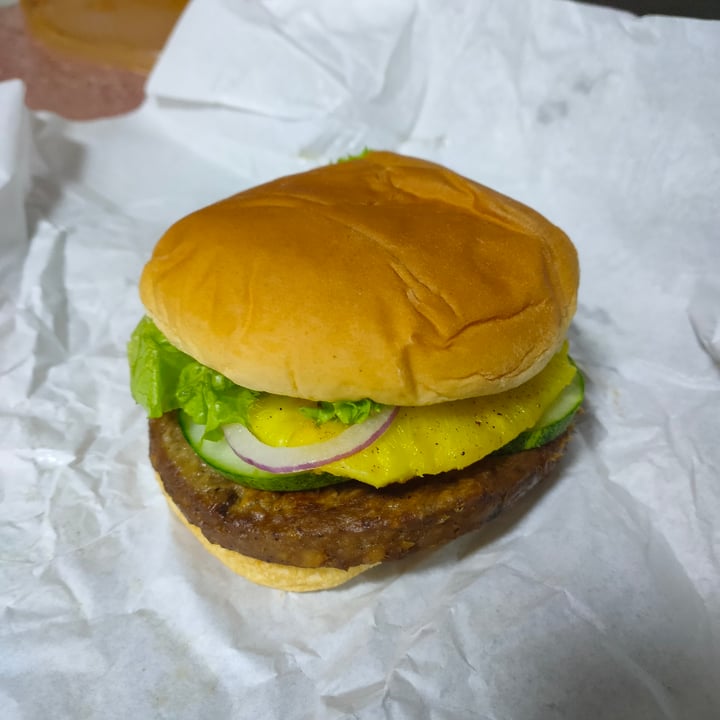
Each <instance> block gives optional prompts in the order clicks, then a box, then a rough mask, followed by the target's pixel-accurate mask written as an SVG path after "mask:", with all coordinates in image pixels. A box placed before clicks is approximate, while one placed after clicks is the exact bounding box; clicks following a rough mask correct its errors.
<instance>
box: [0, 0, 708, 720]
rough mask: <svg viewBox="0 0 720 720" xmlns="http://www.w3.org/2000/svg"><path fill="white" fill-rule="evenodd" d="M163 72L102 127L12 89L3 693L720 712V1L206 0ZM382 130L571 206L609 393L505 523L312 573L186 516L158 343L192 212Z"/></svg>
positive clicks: (208, 713)
mask: <svg viewBox="0 0 720 720" xmlns="http://www.w3.org/2000/svg"><path fill="white" fill-rule="evenodd" d="M148 94H149V96H148V100H147V102H146V104H145V105H144V107H143V108H142V109H141V110H140V111H138V112H136V113H133V114H131V115H129V116H126V117H120V118H114V119H108V120H103V121H97V122H92V123H76V122H67V121H64V120H62V119H60V118H57V117H52V116H49V115H30V114H29V113H28V112H27V111H26V110H25V109H24V107H23V89H22V86H21V84H20V83H19V82H9V83H5V84H4V85H0V498H1V502H0V617H1V620H0V716H2V717H3V718H7V719H8V720H15V719H16V718H18V719H19V718H43V719H44V718H48V717H53V718H96V717H97V718H99V717H102V718H128V717H138V718H140V717H142V718H173V719H176V718H206V717H222V718H229V717H233V718H341V717H355V718H383V717H389V718H396V719H399V718H403V719H404V718H408V719H410V718H412V719H417V718H433V719H436V718H437V719H439V718H448V719H449V718H487V719H490V718H492V719H494V720H495V719H498V720H499V719H503V720H509V719H512V720H526V719H530V718H533V719H535V718H593V719H595V720H597V719H602V718H613V719H617V718H628V719H632V720H638V719H641V718H663V719H667V720H688V719H692V720H696V719H697V720H711V719H712V718H717V717H720V683H719V682H718V680H720V443H719V442H718V431H719V430H720V231H719V230H718V220H720V210H719V208H720V134H719V132H718V129H719V128H720V24H718V23H713V22H701V21H692V20H684V19H677V18H657V17H648V18H644V19H638V18H634V17H632V16H630V15H628V14H624V13H621V12H617V11H613V10H606V9H599V8H594V7H591V6H586V5H581V4H576V3H572V2H561V1H556V2H551V1H544V2H540V1H538V2H526V1H524V0H505V1H504V2H497V1H495V2H494V1H492V0H481V1H477V2H471V1H470V0H464V1H463V0H457V1H453V2H441V1H440V0H393V1H388V0H383V2H380V0H373V1H372V2H367V1H366V2H360V1H359V0H358V1H357V2H345V3H332V2H309V1H303V0H276V1H273V2H271V1H270V0H266V1H265V2H243V3H240V2H229V1H228V0H197V1H196V2H193V3H191V5H190V6H189V8H188V10H187V11H186V13H185V15H184V16H183V18H182V20H181V22H180V24H179V26H178V28H177V30H176V32H175V33H174V35H173V36H172V38H171V40H170V42H169V46H168V48H167V50H166V52H165V53H164V55H163V57H162V58H161V60H160V62H159V64H158V66H157V68H156V70H155V72H154V73H153V75H152V77H151V79H150V82H149V86H148ZM364 146H369V147H375V148H378V147H384V148H390V149H399V150H402V151H405V152H409V153H413V154H417V155H420V156H424V157H428V158H430V159H434V160H438V161H440V162H443V163H445V164H448V165H450V166H451V167H453V168H454V169H457V170H459V171H460V172H463V173H465V174H467V175H470V176H472V177H473V178H475V179H477V180H479V181H481V182H484V183H486V184H488V185H491V186H494V187H496V188H498V189H499V190H501V191H504V192H507V193H509V194H511V195H514V196H516V197H517V198H518V199H520V200H523V201H525V202H527V203H529V204H531V205H533V206H535V207H536V208H537V209H538V210H540V211H541V212H543V213H544V214H546V215H547V216H548V217H550V218H551V219H552V220H553V221H554V222H556V223H557V224H559V225H560V226H562V227H563V228H564V229H565V230H566V231H567V232H568V233H569V234H570V235H571V237H572V238H573V239H574V241H575V243H576V245H577V247H578V250H579V253H580V259H581V266H582V280H581V291H580V298H579V308H578V313H577V317H576V320H575V323H574V325H573V328H572V331H571V338H570V339H571V344H572V352H573V355H574V357H575V358H576V360H577V361H578V363H579V364H580V365H581V366H582V367H583V368H584V370H585V372H586V375H587V407H586V412H585V414H584V415H583V417H582V418H581V420H580V421H579V423H578V427H577V431H576V434H575V437H574V440H573V443H572V446H571V449H570V451H569V454H568V456H567V457H566V459H565V460H564V461H563V462H562V466H561V467H560V468H559V470H558V472H557V473H556V474H555V475H554V476H553V478H552V479H550V480H549V481H548V482H546V483H545V485H544V487H543V488H542V489H540V490H539V491H538V492H536V493H534V494H533V495H532V496H531V497H529V498H526V499H525V500H524V501H522V502H521V503H520V505H519V506H518V507H516V508H515V509H514V510H512V511H510V512H508V513H507V514H506V515H504V516H502V517H501V518H499V519H498V520H497V521H495V522H494V523H493V524H492V525H491V526H490V527H488V528H487V530H486V531H484V532H481V533H476V534H473V535H471V536H466V537H464V538H462V539H460V540H459V541H457V542H455V543H453V544H451V545H449V546H447V547H445V548H443V549H441V550H440V551H438V552H435V553H423V554H420V555H417V556H415V557H413V558H410V559H408V560H407V561H403V562H400V563H396V564H388V565H386V566H383V567H380V568H377V569H375V570H372V571H370V572H368V573H367V574H365V575H363V576H361V578H359V579H358V580H356V581H354V582H352V583H350V584H348V585H347V586H345V587H343V588H340V589H338V590H336V591H331V592H326V593H318V594H310V595H295V594H288V593H281V592H276V591H271V590H268V589H264V588H260V587H257V586H254V585H252V584H250V583H248V582H246V581H244V580H243V579H241V578H239V577H236V576H234V575H232V574H231V573H230V572H229V571H227V570H226V569H225V568H224V567H223V566H221V565H219V564H218V563H217V562H216V561H215V560H214V559H212V558H210V557H209V556H208V555H207V554H206V553H205V552H204V551H203V550H202V549H201V548H200V546H199V545H198V544H197V542H196V541H195V540H194V539H193V538H192V537H191V536H190V535H189V534H188V533H187V531H186V530H185V529H184V528H182V527H181V526H180V525H179V523H178V522H177V521H176V520H175V519H174V518H173V517H171V516H170V514H169V512H168V509H167V507H166V505H165V501H164V500H163V498H162V497H161V496H160V493H159V492H158V490H157V487H156V485H155V481H154V479H153V475H152V472H151V469H150V465H149V462H148V460H147V442H146V423H145V419H144V417H143V415H142V412H141V410H140V409H139V408H137V407H136V406H135V405H134V404H133V402H132V400H131V398H130V395H129V392H128V387H127V385H128V378H127V369H126V362H125V343H126V341H127V338H128V336H129V334H130V332H131V330H132V328H133V327H134V325H135V323H136V322H137V320H138V319H139V317H140V316H141V314H142V309H141V305H140V302H139V300H138V298H137V280H138V276H139V273H140V270H141V267H142V265H143V263H144V262H145V260H146V259H147V257H148V255H149V253H150V251H151V249H152V246H153V244H154V242H155V240H156V239H157V237H158V236H159V234H160V233H161V232H162V230H163V229H164V228H165V227H166V226H167V225H168V224H169V223H171V222H172V221H173V220H174V219H176V218H178V217H180V216H181V215H183V214H185V213H186V212H188V211H190V210H192V209H195V208H197V207H200V206H202V205H204V204H207V203H208V202H211V201H213V200H215V199H218V198H220V197H223V196H225V195H228V194H230V193H233V192H236V191H238V190H239V189H242V188H244V187H247V186H249V185H251V184H254V183H256V182H259V181H262V180H266V179H268V178H271V177H274V176H276V175H278V174H281V173H286V172H291V171H295V170H300V169H304V168H307V167H312V166H314V165H316V164H319V163H321V162H324V161H326V160H330V159H333V158H335V157H337V156H340V155H344V154H347V153H349V152H354V151H357V150H359V149H361V148H362V147H364ZM279 261H282V259H279Z"/></svg>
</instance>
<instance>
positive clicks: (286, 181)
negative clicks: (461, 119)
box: [140, 152, 578, 405]
mask: <svg viewBox="0 0 720 720" xmlns="http://www.w3.org/2000/svg"><path fill="white" fill-rule="evenodd" d="M577 286H578V261H577V254H576V251H575V248H574V247H573V245H572V243H571V242H570V240H569V239H568V237H567V236H566V235H565V234H564V233H563V232H562V231H561V230H559V229H558V228H557V227H555V226H554V225H552V224H551V223H550V222H548V220H546V219H545V218H543V217H542V216H541V215H539V214H538V213H536V212H534V211H533V210H531V209H529V208H528V207H526V206H524V205H522V204H520V203H518V202H516V201H514V200H511V199H510V198H508V197H505V196H504V195H501V194H499V193H497V192H494V191H492V190H490V189H488V188H486V187H484V186H482V185H479V184H478V183H475V182H473V181H471V180H468V179H467V178H464V177H462V176H460V175H457V174H456V173H454V172H452V171H450V170H448V169H446V168H444V167H441V166H440V165H436V164H433V163H430V162H427V161H425V160H419V159H415V158H410V157H405V156H401V155H396V154H394V153H389V152H371V153H368V154H367V155H365V156H364V157H362V158H360V159H357V160H352V161H350V162H343V163H338V164H336V165H330V166H327V167H321V168H318V169H316V170H311V171H309V172H305V173H301V174H298V175H291V176H288V177H283V178H280V179H278V180H274V181H273V182H270V183H267V184H265V185H260V186H258V187H255V188H252V189H250V190H247V191H245V192H242V193H240V194H238V195H234V196H232V197H230V198H228V199H226V200H223V201H221V202H219V203H216V204H214V205H211V206H209V207H207V208H204V209H202V210H199V211H197V212H195V213H193V214H191V215H189V216H188V217H186V218H184V219H183V220H180V221H179V222H178V223H176V224H175V225H173V227H171V228H170V229H169V230H168V231H167V233H166V234H165V235H164V236H163V237H162V238H161V240H160V241H159V242H158V244H157V246H156V248H155V251H154V253H153V256H152V258H151V260H150V261H149V262H148V264H147V265H146V267H145V270H144V271H143V275H142V278H141V281H140V294H141V297H142V300H143V303H144V304H145V306H146V308H147V311H148V314H149V315H150V317H151V318H152V319H153V320H154V321H155V323H156V324H157V326H158V327H159V328H160V330H161V331H162V332H163V333H165V335H166V336H167V338H168V339H169V340H170V342H172V343H173V344H174V345H176V346H177V347H179V348H180V349H181V350H184V351H185V352H186V353H188V354H189V355H191V356H192V357H194V358H195V359H196V360H198V361H199V362H201V363H203V364H205V365H208V366H209V367H211V368H213V369H215V370H217V371H218V372H220V373H222V374H223V375H225V376H227V377H228V378H230V379H231V380H233V381H234V382H235V383H237V384H239V385H243V386H245V387H249V388H253V389H255V390H263V391H268V392H273V393H277V394H281V395H292V396H295V397H302V398H307V399H310V400H356V399H360V398H365V397H369V398H372V399H373V400H376V401H377V402H382V403H388V404H393V405H427V404H431V403H437V402H443V401H447V400H457V399H461V398H466V397H473V396H477V395H487V394H491V393H496V392H500V391H502V390H506V389H509V388H512V387H515V386H517V385H519V384H521V383H523V382H524V381H526V380H527V379H529V378H530V377H532V376H533V375H535V374H536V373H537V372H539V371H540V370H541V369H542V368H543V367H544V366H545V364H546V363H547V362H548V360H549V359H550V357H552V355H553V354H554V353H555V352H556V351H557V350H558V349H559V347H560V345H561V344H562V342H563V340H564V338H565V335H566V332H567V329H568V325H569V324H570V320H571V318H572V316H573V314H574V312H575V305H576V296H577Z"/></svg>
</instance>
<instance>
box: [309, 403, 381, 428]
mask: <svg viewBox="0 0 720 720" xmlns="http://www.w3.org/2000/svg"><path fill="white" fill-rule="evenodd" d="M383 407H384V406H383V405H381V404H380V403H376V402H374V401H373V400H370V399H368V398H366V399H365V400H355V401H348V400H340V401H338V402H324V401H321V402H319V403H317V407H304V408H300V412H301V413H303V415H307V417H309V418H312V419H313V420H314V421H315V422H316V423H317V424H318V425H322V424H323V423H326V422H329V421H330V420H339V421H340V422H341V423H345V425H355V424H356V423H361V422H364V421H365V420H367V419H368V418H369V417H370V416H371V415H375V414H376V413H379V412H380V411H381V410H382V409H383Z"/></svg>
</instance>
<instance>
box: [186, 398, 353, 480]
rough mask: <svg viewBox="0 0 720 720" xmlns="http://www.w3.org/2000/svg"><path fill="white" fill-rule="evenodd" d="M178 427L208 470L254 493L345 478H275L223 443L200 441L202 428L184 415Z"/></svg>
mask: <svg viewBox="0 0 720 720" xmlns="http://www.w3.org/2000/svg"><path fill="white" fill-rule="evenodd" d="M178 421H179V423H180V428H181V429H182V431H183V435H185V439H186V440H187V441H188V444H189V445H190V447H191V448H192V449H193V450H194V451H195V452H196V453H197V454H198V455H199V456H200V457H201V458H202V459H203V460H204V461H205V462H206V463H207V464H208V465H210V466H211V467H214V468H215V469H216V470H219V471H220V472H221V473H222V474H223V475H225V476H226V477H227V478H228V479H229V480H233V481H234V482H237V483H240V484H241V485H246V486H247V487H252V488H255V489H257V490H278V491H291V490H311V489H313V488H319V487H326V486H327V485H335V484H337V483H341V482H346V480H347V478H344V477H339V476H337V475H331V474H330V473H310V472H301V473H288V474H283V475H278V474H277V473H270V472H266V471H265V470H260V469H259V468H256V467H254V466H252V465H249V464H248V463H246V462H245V461H244V460H242V459H240V458H239V457H238V456H237V455H236V454H235V453H234V452H233V451H232V448H231V447H230V446H229V445H228V444H227V443H226V442H225V440H218V441H214V440H207V439H203V437H202V435H203V426H202V425H197V424H195V423H194V422H193V421H192V420H191V419H190V418H189V417H188V416H187V415H186V414H185V413H183V412H180V413H178Z"/></svg>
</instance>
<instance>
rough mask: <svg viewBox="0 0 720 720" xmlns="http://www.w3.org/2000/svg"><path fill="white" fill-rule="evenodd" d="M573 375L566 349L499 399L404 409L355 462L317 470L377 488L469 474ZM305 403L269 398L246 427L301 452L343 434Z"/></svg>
mask: <svg viewBox="0 0 720 720" xmlns="http://www.w3.org/2000/svg"><path fill="white" fill-rule="evenodd" d="M574 375H575V368H574V367H573V365H572V364H571V362H570V361H569V360H568V357H567V346H565V347H563V349H562V350H561V351H560V352H559V353H558V354H557V355H555V356H554V357H553V358H552V360H551V361H550V362H549V363H548V365H547V366H546V367H545V368H544V369H543V370H542V371H541V372H540V373H538V374H537V375H536V376H535V377H534V378H532V379H531V380H529V381H528V382H526V383H524V384H523V385H521V386H520V387H517V388H514V389H512V390H507V391H506V392H503V393H498V394H496V395H485V396H482V397H477V398H470V399H467V400H456V401H453V402H447V403H440V404H438V405H426V406H423V407H403V408H400V411H399V413H398V415H397V416H396V418H395V420H394V421H393V423H392V425H391V426H390V427H389V428H388V429H387V431H386V432H385V433H384V434H383V435H382V436H381V437H380V438H378V440H376V441H375V442H374V443H373V444H372V445H370V446H369V447H367V448H365V449H364V450H361V451H360V452H358V453H355V454H354V455H350V456H349V457H346V458H344V459H342V460H338V461H336V462H333V463H330V464H328V465H325V466H323V467H321V468H318V471H319V472H327V473H332V474H334V475H341V476H344V477H350V478H354V479H356V480H360V481H362V482H365V483H368V484H370V485H373V486H375V487H383V486H385V485H388V484H389V483H393V482H403V481H405V480H408V479H410V478H413V477H416V476H418V475H434V474H437V473H441V472H445V471H448V470H456V469H459V468H463V467H467V466H468V465H471V464H472V463H474V462H477V461H478V460H480V459H482V458H483V457H485V456H486V455H489V454H490V453H491V452H494V451H495V450H497V449H499V448H501V447H502V446H503V445H505V444H506V443H508V442H510V440H512V439H513V438H515V437H517V436H518V435H519V434H520V433H521V432H523V431H525V430H527V429H529V428H531V427H533V426H534V425H535V423H536V422H537V421H538V420H539V419H540V417H541V416H542V414H543V412H544V411H545V409H546V408H547V407H549V406H550V405H551V404H552V402H553V400H555V398H557V397H558V395H559V394H560V393H561V392H562V390H563V389H564V388H565V387H566V386H567V385H568V384H569V383H570V381H571V380H572V379H573V376H574ZM303 406H307V400H298V399H296V398H286V397H279V396H277V395H268V396H263V397H261V398H260V399H259V400H258V401H257V402H256V403H255V404H254V406H253V408H252V410H251V414H250V428H251V430H252V432H253V433H254V434H255V435H256V436H257V437H258V438H259V439H260V440H262V441H263V442H264V443H267V444H268V445H274V446H292V445H306V444H310V443H314V442H320V441H322V440H327V439H328V438H330V437H332V436H333V435H337V434H338V433H339V432H342V430H343V429H345V426H343V425H342V424H341V423H339V422H335V421H334V422H330V423H325V424H324V425H321V426H319V427H318V426H316V425H315V423H314V422H313V421H312V420H310V419H309V418H307V417H305V416H304V415H303V414H302V413H301V412H300V407H303Z"/></svg>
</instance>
